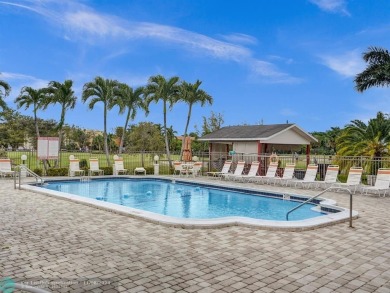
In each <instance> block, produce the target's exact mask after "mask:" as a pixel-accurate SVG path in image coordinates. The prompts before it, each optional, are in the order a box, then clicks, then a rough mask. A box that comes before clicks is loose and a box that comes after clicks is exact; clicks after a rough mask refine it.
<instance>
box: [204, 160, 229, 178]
mask: <svg viewBox="0 0 390 293" xmlns="http://www.w3.org/2000/svg"><path fill="white" fill-rule="evenodd" d="M231 166H232V161H231V160H226V161H225V164H223V167H222V170H221V172H207V173H206V174H207V175H210V176H213V177H220V176H221V175H222V174H227V173H229V171H230V167H231Z"/></svg>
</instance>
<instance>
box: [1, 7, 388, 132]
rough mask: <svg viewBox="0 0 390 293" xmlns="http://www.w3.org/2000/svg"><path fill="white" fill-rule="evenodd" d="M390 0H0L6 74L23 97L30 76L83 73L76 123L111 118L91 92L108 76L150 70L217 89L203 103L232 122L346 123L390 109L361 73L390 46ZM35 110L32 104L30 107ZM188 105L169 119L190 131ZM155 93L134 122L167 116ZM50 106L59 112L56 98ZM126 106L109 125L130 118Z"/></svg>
mask: <svg viewBox="0 0 390 293" xmlns="http://www.w3.org/2000/svg"><path fill="white" fill-rule="evenodd" d="M389 34H390V1H388V0H376V1H371V0H294V1H290V0H272V1H269V0H239V1H238V0H213V1H210V0H193V1H190V0H187V1H186V0H127V1H121V0H99V1H98V0H95V1H94V0H67V1H60V0H8V1H2V0H0V42H1V46H0V73H1V74H0V79H1V80H5V81H7V82H8V83H9V84H10V85H11V87H12V92H11V95H10V96H9V97H7V98H6V99H5V101H6V102H7V104H8V105H9V106H10V107H11V108H13V109H16V105H15V104H14V102H13V101H14V99H15V98H16V97H17V96H18V95H19V94H20V90H21V88H22V87H23V86H31V87H33V88H36V89H38V88H42V87H46V86H47V84H48V83H49V82H50V81H53V80H55V81H59V82H64V81H65V80H66V79H71V80H73V82H74V91H75V94H76V96H77V97H78V102H77V105H76V108H75V109H73V110H70V111H68V112H67V116H66V119H65V122H66V123H67V124H69V125H77V126H80V127H82V128H88V129H96V130H102V129H103V107H102V105H101V104H99V103H98V104H96V106H95V109H93V110H92V111H91V110H89V109H88V106H87V104H83V103H82V102H81V95H82V88H83V85H84V84H85V83H86V82H90V81H92V80H93V79H94V78H95V77H96V76H102V77H103V78H108V79H116V80H118V81H120V82H124V83H127V84H128V85H130V86H131V87H133V88H136V87H139V86H144V85H146V84H147V82H148V79H149V77H150V76H154V75H157V74H161V75H163V76H164V77H166V78H170V77H172V76H179V77H180V79H181V80H185V81H187V82H191V83H194V82H195V81H196V80H200V81H202V85H201V87H200V88H201V89H203V90H204V91H206V92H207V93H208V94H210V95H211V96H212V97H213V100H214V102H213V104H212V105H211V106H210V105H206V106H204V107H201V106H200V105H195V106H194V108H193V112H192V115H191V121H190V131H192V130H194V127H195V125H196V126H197V128H198V129H199V130H201V125H202V117H209V116H210V114H211V111H213V112H214V113H220V114H222V116H223V118H224V126H228V125H242V124H279V123H286V122H288V123H296V124H297V125H299V126H300V127H301V128H303V129H304V130H306V131H309V132H312V131H326V130H329V129H330V128H331V127H343V126H345V125H346V124H348V123H349V122H350V121H351V120H354V119H360V120H363V121H368V119H370V118H373V117H375V116H376V113H377V112H378V111H382V112H385V113H389V112H390V109H389V108H390V103H389V101H390V89H388V88H372V89H369V90H367V91H365V92H364V93H358V92H357V91H356V90H355V88H354V77H355V76H356V74H357V73H359V72H361V71H363V70H364V69H365V67H366V64H365V62H364V61H363V59H362V54H363V53H364V52H366V51H367V50H368V48H369V47H370V46H377V47H383V48H387V49H389V48H390V38H389ZM20 112H21V113H22V114H24V115H32V111H31V109H27V110H25V109H24V108H22V109H20ZM187 112H188V106H187V105H186V104H184V103H178V104H175V105H174V106H173V108H172V110H171V111H170V112H168V116H167V124H168V126H171V125H172V126H173V129H174V130H176V131H177V133H178V134H182V133H183V132H184V128H185V123H186V119H187ZM162 113H163V110H162V104H161V103H158V104H151V107H150V113H149V115H148V116H145V114H144V113H142V112H141V111H139V112H138V115H137V117H136V118H135V120H134V121H133V122H132V123H133V124H135V123H139V122H143V121H151V122H154V123H160V124H163V114H162ZM38 117H40V118H44V119H55V120H59V117H60V108H59V107H58V106H51V107H49V108H48V109H47V110H45V111H39V112H38ZM124 120H125V116H124V115H119V114H118V109H117V108H114V109H112V110H111V111H110V113H109V115H108V129H109V131H110V132H113V131H114V128H115V127H117V126H123V125H124Z"/></svg>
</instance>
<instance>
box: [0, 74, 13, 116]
mask: <svg viewBox="0 0 390 293" xmlns="http://www.w3.org/2000/svg"><path fill="white" fill-rule="evenodd" d="M10 92H11V86H10V85H9V84H8V83H7V82H6V81H4V80H0V108H2V109H3V110H5V109H7V108H8V107H7V103H6V102H5V101H4V98H5V97H7V96H8V95H9V94H10Z"/></svg>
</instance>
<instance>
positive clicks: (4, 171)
mask: <svg viewBox="0 0 390 293" xmlns="http://www.w3.org/2000/svg"><path fill="white" fill-rule="evenodd" d="M7 175H10V176H14V175H15V171H12V168H11V160H10V159H0V176H1V177H5V176H7Z"/></svg>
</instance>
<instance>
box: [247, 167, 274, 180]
mask: <svg viewBox="0 0 390 293" xmlns="http://www.w3.org/2000/svg"><path fill="white" fill-rule="evenodd" d="M277 169H278V162H271V163H270V164H269V166H268V169H267V173H266V174H265V175H264V176H252V177H251V178H249V180H248V182H250V181H252V182H254V181H256V182H257V183H268V182H269V180H270V179H272V178H275V176H276V170H277ZM265 181H266V182H265Z"/></svg>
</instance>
